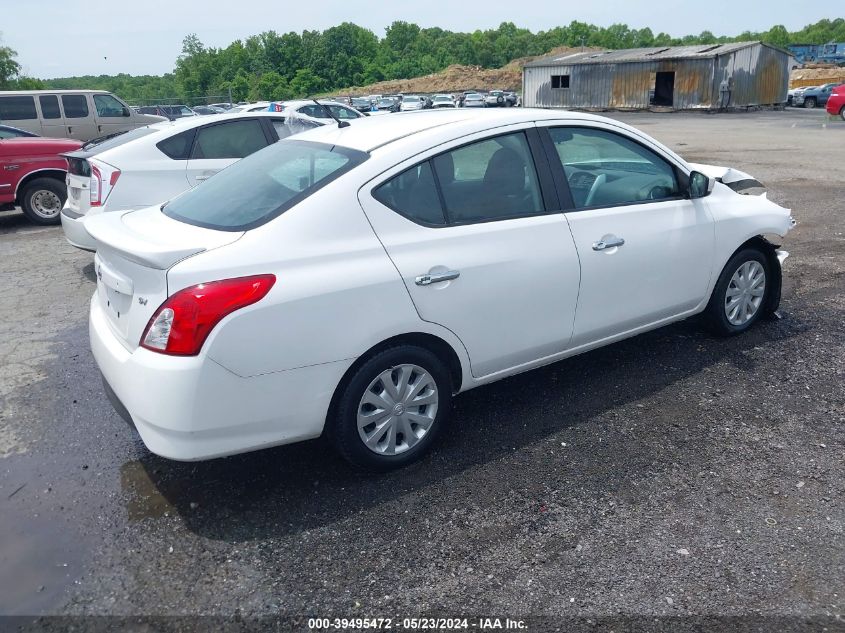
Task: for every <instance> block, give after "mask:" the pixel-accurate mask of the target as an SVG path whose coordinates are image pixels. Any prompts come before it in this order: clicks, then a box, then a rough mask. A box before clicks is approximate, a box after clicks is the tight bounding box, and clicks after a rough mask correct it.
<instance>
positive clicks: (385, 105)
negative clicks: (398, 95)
mask: <svg viewBox="0 0 845 633" xmlns="http://www.w3.org/2000/svg"><path fill="white" fill-rule="evenodd" d="M401 108H402V105H401V103H400V101H399V100H398V99H395V98H394V97H382V98H381V99H379V100H378V101H376V109H377V110H378V111H379V112H399V110H400V109H401Z"/></svg>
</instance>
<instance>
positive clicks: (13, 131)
mask: <svg viewBox="0 0 845 633" xmlns="http://www.w3.org/2000/svg"><path fill="white" fill-rule="evenodd" d="M25 136H38V134H35V133H34V132H28V131H27V130H22V129H20V128H17V127H12V126H11V125H0V139H4V138H20V137H25Z"/></svg>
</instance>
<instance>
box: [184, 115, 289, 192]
mask: <svg viewBox="0 0 845 633" xmlns="http://www.w3.org/2000/svg"><path fill="white" fill-rule="evenodd" d="M275 140H276V139H275V138H272V136H271V132H269V131H265V129H264V126H262V125H261V121H259V120H258V118H254V119H234V120H229V121H222V122H219V123H212V124H209V125H204V126H202V127H199V128H197V130H196V138H195V139H194V145H193V148H192V150H191V155H190V159H189V160H188V164H187V170H186V172H185V177H186V178H187V179H188V185H189V186H191V187H196V186H197V185H198V184H199V183H201V182H202V181H204V180H208V179H209V178H210V177H211V176H213V175H214V174H216V173H217V172H218V171H220V170H221V169H225V168H226V167H228V166H229V165H231V164H232V163H234V162H236V161H238V160H240V159H241V158H243V157H244V156H249V155H250V154H252V153H253V152H256V151H258V150H260V149H262V148H264V147H267V145H269V144H270V143H273V142H275Z"/></svg>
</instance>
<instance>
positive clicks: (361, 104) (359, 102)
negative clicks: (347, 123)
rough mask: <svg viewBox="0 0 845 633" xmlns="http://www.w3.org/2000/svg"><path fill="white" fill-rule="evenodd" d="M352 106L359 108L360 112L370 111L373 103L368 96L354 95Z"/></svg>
mask: <svg viewBox="0 0 845 633" xmlns="http://www.w3.org/2000/svg"><path fill="white" fill-rule="evenodd" d="M352 107H353V108H355V109H356V110H358V112H369V111H370V110H372V109H373V104H372V102H371V101H370V100H369V99H367V98H366V97H353V98H352Z"/></svg>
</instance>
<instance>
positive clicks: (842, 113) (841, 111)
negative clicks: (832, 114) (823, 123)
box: [839, 106, 845, 121]
mask: <svg viewBox="0 0 845 633" xmlns="http://www.w3.org/2000/svg"><path fill="white" fill-rule="evenodd" d="M839 116H840V117H842V120H843V121H845V106H842V107H841V108H840V109H839Z"/></svg>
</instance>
